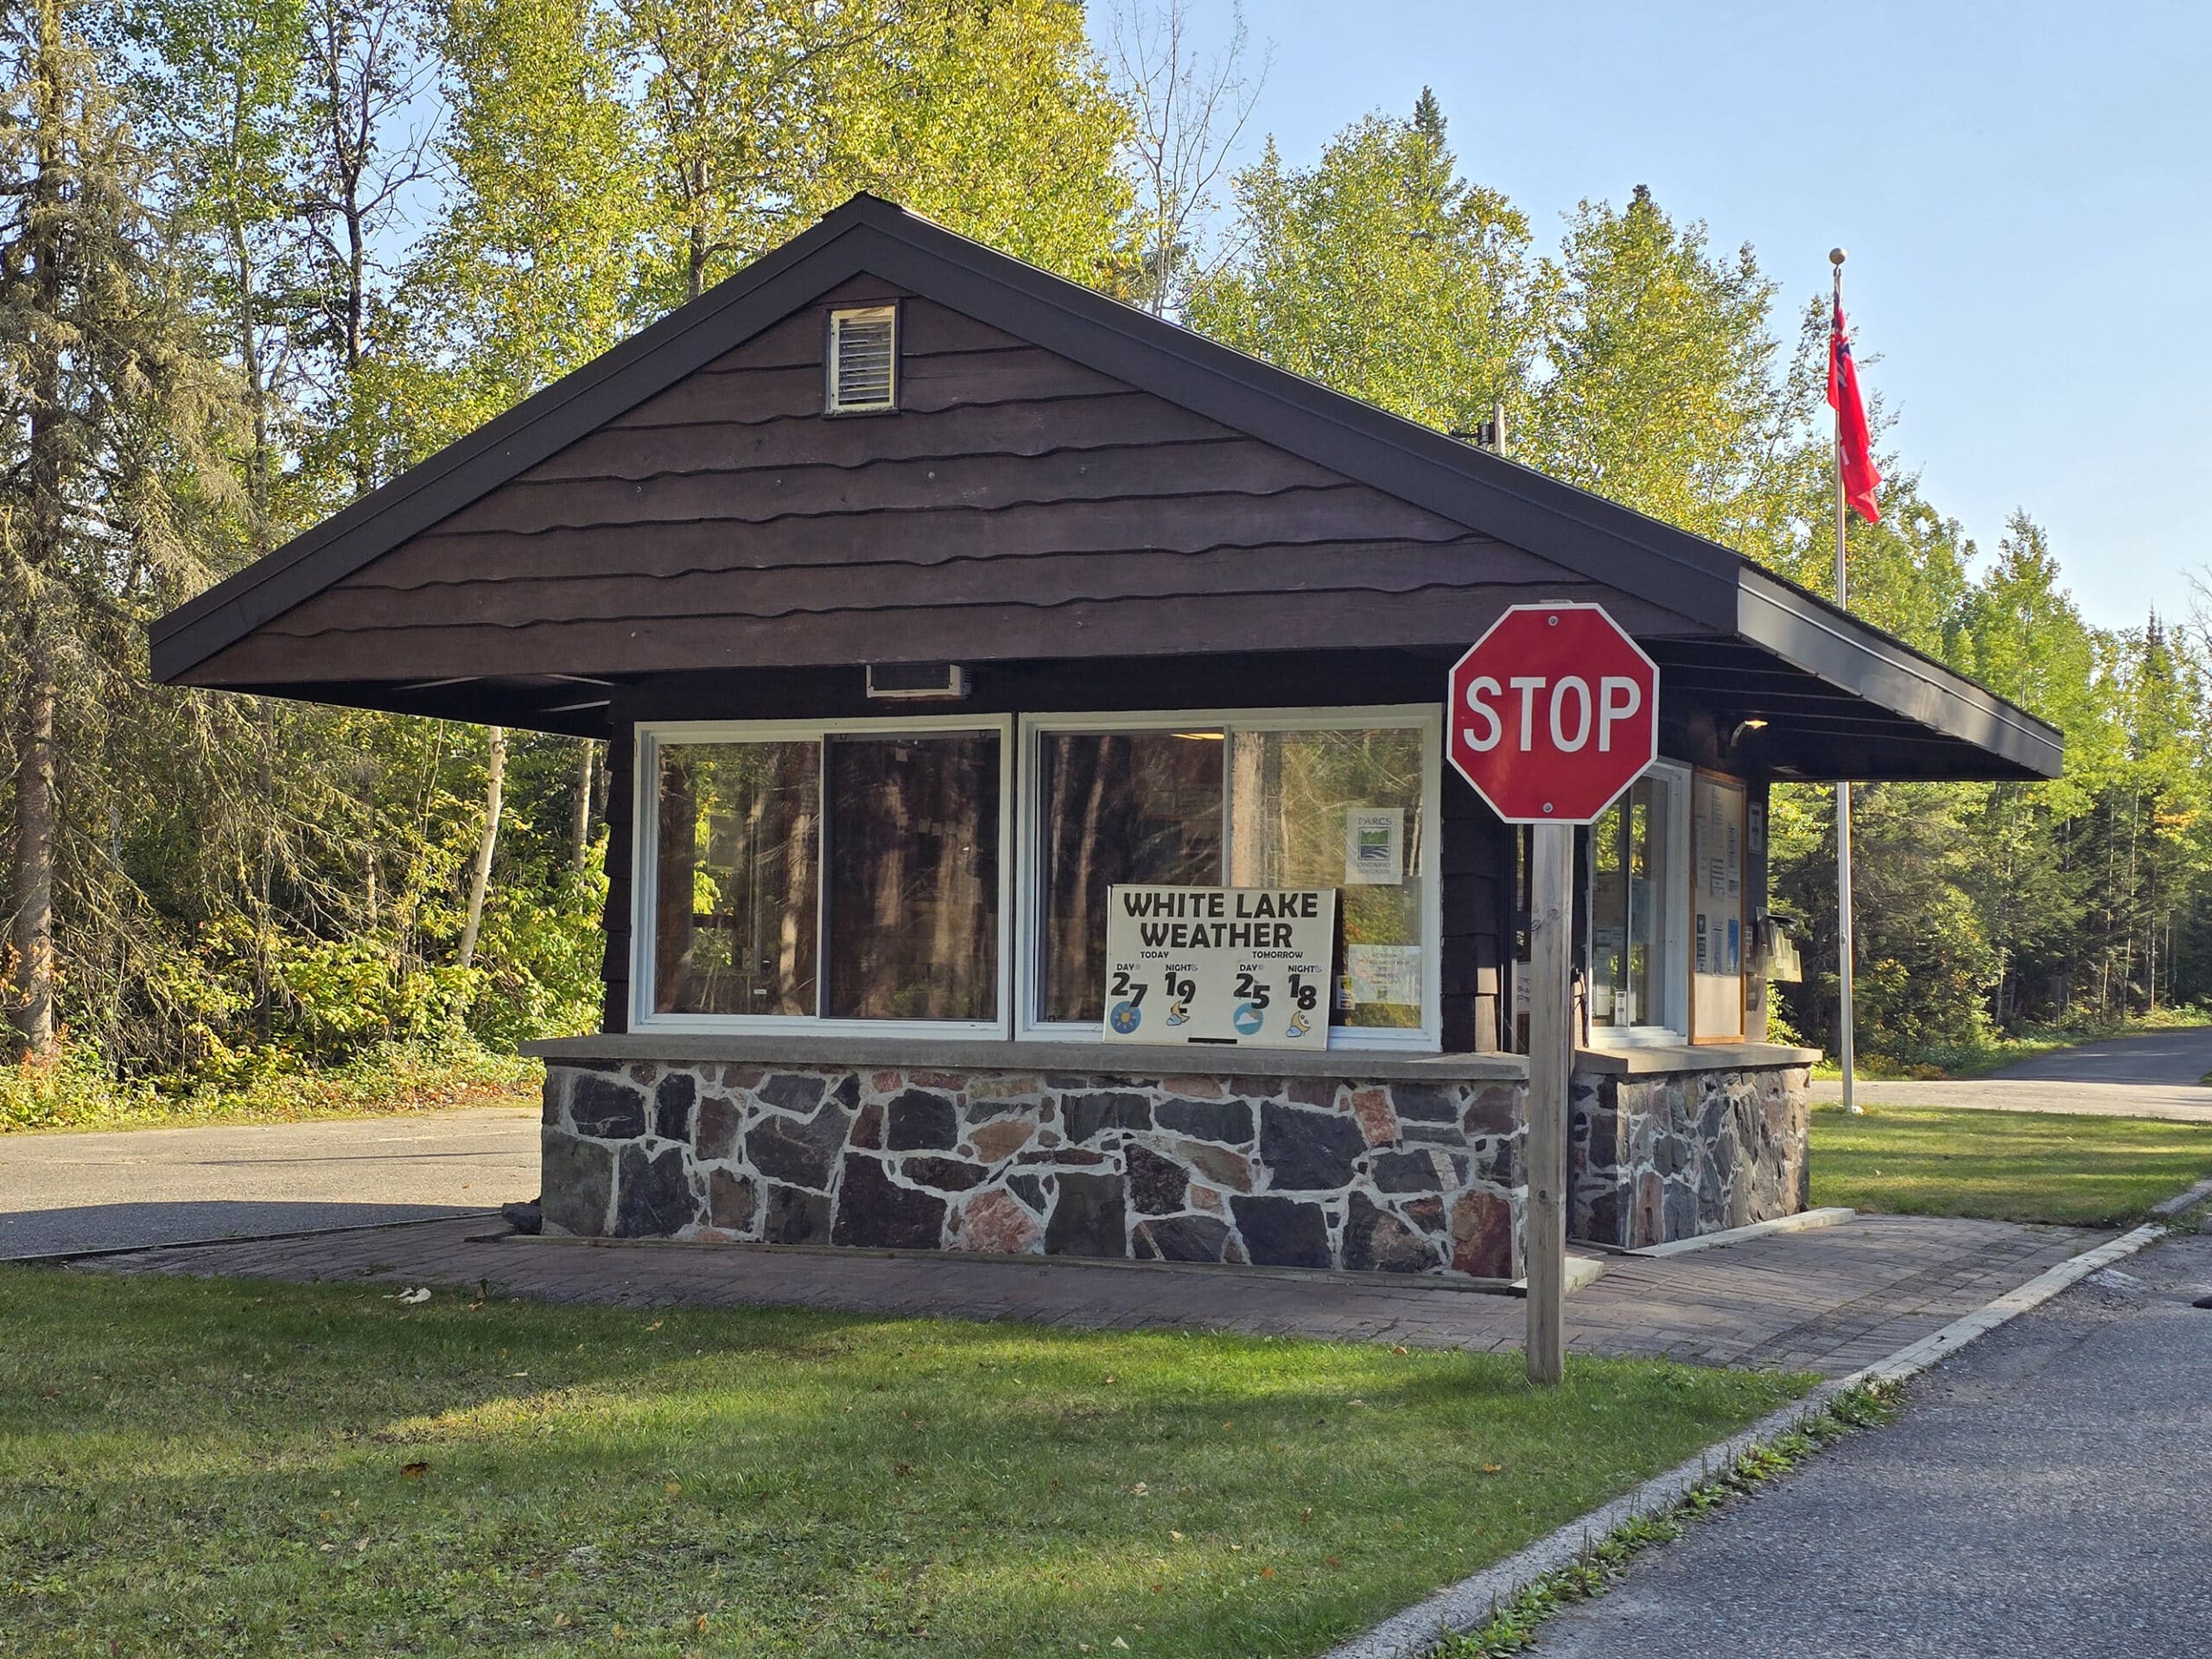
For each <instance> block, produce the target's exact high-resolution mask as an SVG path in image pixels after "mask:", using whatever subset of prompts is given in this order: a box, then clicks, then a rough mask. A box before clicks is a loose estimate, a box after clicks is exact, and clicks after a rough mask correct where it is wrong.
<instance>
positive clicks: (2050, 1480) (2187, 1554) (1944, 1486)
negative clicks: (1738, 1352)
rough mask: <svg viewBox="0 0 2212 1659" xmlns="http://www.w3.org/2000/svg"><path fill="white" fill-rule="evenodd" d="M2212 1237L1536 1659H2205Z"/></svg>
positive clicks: (1674, 1548) (2115, 1279)
mask: <svg viewBox="0 0 2212 1659" xmlns="http://www.w3.org/2000/svg"><path fill="white" fill-rule="evenodd" d="M2208 1294H2212V1237H2206V1236H2187V1237H2183V1238H2177V1239H2175V1240H2172V1241H2171V1242H2169V1243H2165V1244H2164V1245H2161V1246H2158V1247H2157V1248H2155V1249H2152V1250H2149V1251H2146V1252H2145V1253H2144V1254H2143V1255H2139V1256H2136V1257H2134V1258H2133V1259H2132V1260H2130V1261H2128V1262H2123V1263H2121V1264H2120V1268H2116V1269H2115V1268H2108V1269H2107V1270H2106V1271H2104V1272H2103V1273H2100V1274H2094V1275H2092V1277H2091V1278H2090V1279H2088V1281H2084V1282H2083V1283H2082V1285H2081V1286H2080V1287H2076V1288H2075V1289H2074V1290H2072V1291H2069V1292H2068V1293H2067V1294H2064V1295H2063V1296H2060V1297H2058V1298H2057V1299H2056V1300H2054V1301H2051V1302H2049V1303H2046V1304H2045V1305H2044V1306H2043V1307H2041V1308H2038V1309H2037V1310H2036V1311H2035V1312H2034V1313H2029V1314H2026V1315H2024V1316H2023V1317H2022V1318H2020V1319H2016V1320H2014V1321H2013V1322H2012V1324H2011V1325H2006V1326H2005V1327H2004V1328H2003V1329H2002V1330H1999V1331H1998V1332H1995V1333H1993V1335H1991V1336H1989V1337H1986V1338H1983V1340H1982V1341H1981V1342H1980V1343H1978V1344H1975V1345H1974V1346H1973V1347H1971V1348H1969V1349H1967V1351H1965V1352H1964V1353H1962V1354H1961V1355H1960V1356H1959V1357H1957V1358H1956V1359H1954V1360H1951V1361H1948V1362H1947V1363H1944V1364H1943V1365H1942V1366H1939V1367H1938V1368H1937V1369H1936V1370H1934V1371H1932V1372H1930V1373H1929V1374H1928V1375H1927V1376H1924V1377H1923V1378H1922V1379H1921V1380H1920V1381H1919V1382H1918V1383H1916V1384H1915V1385H1913V1387H1912V1388H1911V1389H1910V1392H1909V1395H1908V1401H1909V1403H1908V1407H1907V1409H1906V1411H1905V1412H1904V1415H1903V1416H1901V1417H1900V1418H1899V1419H1898V1421H1897V1422H1895V1423H1894V1424H1892V1425H1891V1426H1890V1427H1887V1428H1885V1429H1881V1430H1878V1431H1875V1432H1872V1433H1864V1434H1859V1435H1854V1436H1853V1437H1852V1438H1851V1439H1849V1440H1846V1441H1844V1442H1843V1443H1841V1444H1840V1446H1836V1447H1835V1448H1834V1449H1833V1450H1831V1451H1829V1452H1827V1453H1825V1454H1824V1455H1822V1456H1821V1457H1820V1458H1819V1459H1815V1461H1814V1462H1812V1463H1811V1464H1809V1465H1807V1466H1806V1467H1805V1469H1803V1470H1802V1471H1800V1472H1799V1473H1797V1474H1796V1475H1794V1476H1791V1477H1789V1478H1786V1479H1785V1480H1783V1481H1782V1482H1781V1483H1780V1484H1777V1486H1776V1487H1775V1488H1774V1489H1773V1490H1771V1491H1768V1492H1767V1493H1765V1494H1764V1495H1763V1496H1761V1497H1756V1498H1753V1499H1751V1500H1749V1501H1746V1502H1743V1503H1736V1504H1733V1505H1732V1506H1730V1507H1729V1508H1727V1509H1726V1510H1722V1511H1721V1512H1720V1513H1719V1515H1717V1516H1714V1517H1713V1519H1712V1520H1710V1521H1707V1522H1704V1523H1702V1524H1700V1525H1698V1526H1696V1527H1694V1528H1693V1529H1691V1531H1690V1532H1689V1533H1688V1535H1687V1536H1685V1537H1684V1538H1683V1540H1682V1541H1681V1542H1679V1543H1676V1544H1674V1545H1670V1546H1669V1547H1667V1548H1663V1549H1661V1550H1658V1551H1656V1552H1654V1553H1653V1554H1651V1555H1650V1556H1649V1557H1647V1558H1646V1560H1645V1563H1644V1564H1643V1565H1642V1566H1640V1567H1637V1568H1635V1569H1632V1570H1631V1572H1630V1574H1629V1577H1628V1578H1627V1580H1625V1581H1624V1583H1622V1584H1621V1585H1619V1586H1617V1587H1616V1588H1615V1589H1613V1590H1612V1591H1611V1592H1609V1593H1607V1594H1606V1595H1604V1596H1602V1597H1600V1598H1599V1599H1597V1600H1595V1601H1592V1602H1589V1603H1586V1604H1585V1605H1582V1606H1581V1607H1579V1608H1576V1609H1573V1610H1572V1611H1569V1612H1567V1613H1566V1614H1564V1615H1562V1616H1561V1617H1560V1618H1558V1619H1557V1620H1555V1621H1554V1623H1553V1624H1551V1625H1549V1626H1548V1627H1547V1629H1546V1630H1545V1631H1544V1634H1543V1636H1542V1638H1541V1640H1540V1641H1539V1642H1538V1643H1537V1647H1536V1651H1537V1653H1538V1654H1539V1655H1541V1656H1543V1659H1649V1656H1651V1655H1653V1654H1664V1653H1679V1654H1726V1655H1728V1656H1730V1659H1784V1656H1787V1659H1859V1656H1867V1659H1873V1656H1880V1659H1909V1656H1915V1655H1927V1656H1943V1659H1976V1656H1989V1659H2017V1656H2021V1655H2029V1654H2096V1655H2099V1656H2110V1659H2178V1656H2181V1655H2184V1654H2201V1653H2204V1652H2207V1651H2208V1650H2212V1649H2208V1642H2212V1525H2208V1524H2207V1520H2208V1516H2212V1497H2208V1496H2207V1493H2208V1491H2212V1412H2208V1411H2207V1410H2206V1408H2205V1402H2206V1401H2208V1400H2212V1310H2206V1309H2200V1308H2196V1307H2192V1306H2190V1302H2191V1301H2192V1300H2194V1299H2195V1298H2196V1297H2199V1296H2205V1295H2208Z"/></svg>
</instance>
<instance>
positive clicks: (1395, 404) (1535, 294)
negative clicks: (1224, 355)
mask: <svg viewBox="0 0 2212 1659" xmlns="http://www.w3.org/2000/svg"><path fill="white" fill-rule="evenodd" d="M1236 204H1237V208H1238V212H1239V213H1240V215H1241V217H1242V221H1243V223H1242V226H1241V232H1240V233H1241V235H1242V237H1243V242H1244V245H1245V247H1246V249H1247V251H1246V254H1245V257H1243V258H1242V259H1241V260H1238V261H1236V263H1234V264H1230V265H1229V266H1227V267H1226V268H1224V270H1221V271H1220V272H1218V273H1217V274H1216V275H1215V276H1213V277H1211V278H1209V279H1207V280H1205V281H1204V282H1202V283H1198V285H1197V287H1196V288H1195V289H1194V291H1193V293H1192V296H1191V300H1190V304H1189V308H1188V315H1189V320H1190V321H1191V323H1192V326H1193V327H1197V328H1199V329H1201V330H1203V331H1205V333H1208V334H1212V335H1214V336H1215V337H1216V338H1217V339H1220V340H1226V341H1228V342H1229V343H1230V345H1233V346H1241V347H1243V349H1244V350H1247V351H1249V352H1254V353H1257V354H1258V355H1260V356H1262V357H1264V358H1267V359H1269V360H1270V361H1271V362H1274V364H1276V365H1279V366H1280V367H1282V368H1285V369H1287V370H1289V371H1290V372H1293V373H1294V374H1302V375H1306V376H1307V377H1309V378H1313V379H1315V380H1319V381H1321V382H1323V383H1324V384H1325V385H1330V386H1332V387H1334V388H1335V389H1336V390H1337V391H1344V392H1349V393H1351V395H1352V396H1353V397H1364V398H1365V399H1367V400H1368V401H1369V402H1370V403H1373V404H1381V405H1382V406H1383V408H1385V409H1388V410H1391V411H1392V412H1394V413H1395V414H1400V415H1403V416H1408V418H1410V419H1413V420H1416V421H1421V422H1425V423H1427V424H1428V425H1431V426H1434V427H1438V428H1440V429H1444V430H1446V431H1453V430H1465V429H1470V428H1471V427H1472V426H1473V425H1474V423H1476V422H1477V421H1479V420H1483V419H1486V418H1487V417H1488V416H1489V415H1490V412H1491V406H1492V405H1493V404H1495V403H1497V401H1499V400H1501V399H1504V398H1508V397H1516V398H1517V397H1518V396H1519V393H1520V390H1521V387H1522V383H1523V382H1524V380H1525V378H1526V377H1527V375H1528V373H1529V366H1530V362H1531V359H1532V358H1533V355H1534V353H1535V348H1536V337H1535V334H1536V325H1537V320H1538V317H1539V315H1540V308H1541V303H1542V300H1543V296H1544V294H1545V290H1546V284H1545V282H1544V280H1543V277H1542V274H1541V272H1540V270H1538V268H1537V265H1536V263H1535V261H1534V260H1533V259H1532V258H1531V257H1530V255H1529V221H1528V219H1526V218H1525V217H1524V216H1523V215H1522V213H1520V212H1518V211H1517V210H1516V209H1515V208H1514V207H1512V206H1510V204H1509V203H1508V202H1507V201H1506V200H1505V198H1504V197H1503V196H1502V195H1500V194H1497V192H1496V191H1494V190H1485V189H1481V188H1477V187H1474V186H1471V185H1470V184H1468V183H1467V182H1466V181H1465V180H1464V179H1463V178H1461V177H1460V176H1459V162H1458V159H1457V158H1456V157H1455V156H1453V155H1452V150H1451V149H1450V148H1449V146H1448V145H1447V144H1446V142H1445V123H1444V117H1443V115H1442V113H1441V111H1440V110H1439V109H1438V107H1437V105H1436V103H1435V100H1434V99H1433V98H1432V97H1430V96H1429V95H1428V94H1427V93H1424V94H1423V95H1422V99H1421V105H1420V106H1419V107H1418V108H1417V109H1416V110H1415V111H1414V115H1413V117H1412V118H1410V119H1403V120H1402V119H1398V118H1393V117H1389V116H1383V115H1370V116H1369V117H1367V118H1364V119H1363V120H1361V121H1359V122H1357V123H1355V124H1353V125H1352V126H1351V127H1349V128H1347V129H1345V130H1344V131H1343V132H1342V133H1340V134H1338V136H1337V137H1336V138H1335V139H1333V140H1332V142H1331V143H1329V145H1328V147H1327V148H1326V149H1324V150H1323V152H1322V156H1321V161H1320V163H1319V166H1317V167H1314V168H1305V169H1300V168H1287V167H1286V166H1284V164H1283V162H1282V158H1281V156H1280V155H1278V154H1277V152H1276V150H1275V148H1274V143H1272V142H1270V143H1269V144H1268V149H1267V153H1266V154H1265V156H1263V157H1262V160H1261V161H1260V162H1259V163H1258V164H1257V165H1256V166H1255V167H1253V168H1249V169H1248V170H1246V171H1245V172H1244V173H1243V175H1240V176H1239V177H1238V179H1237V181H1236Z"/></svg>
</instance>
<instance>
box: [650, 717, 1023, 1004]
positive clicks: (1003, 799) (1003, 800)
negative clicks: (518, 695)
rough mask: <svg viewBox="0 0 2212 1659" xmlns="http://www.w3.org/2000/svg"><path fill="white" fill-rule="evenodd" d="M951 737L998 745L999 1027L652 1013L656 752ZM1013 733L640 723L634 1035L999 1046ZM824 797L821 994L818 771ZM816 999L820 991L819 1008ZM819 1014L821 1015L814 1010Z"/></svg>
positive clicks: (896, 724)
mask: <svg viewBox="0 0 2212 1659" xmlns="http://www.w3.org/2000/svg"><path fill="white" fill-rule="evenodd" d="M954 732H990V733H993V734H995V735H996V736H997V738H998V741H999V857H998V881H999V926H998V974H997V982H996V999H997V1006H998V1014H997V1017H996V1018H995V1019H991V1020H855V1019H852V1018H849V1017H841V1016H833V1015H827V1014H661V1013H657V1012H655V1010H654V1008H653V1000H654V991H655V986H654V983H653V978H654V974H655V971H656V968H657V964H658V949H657V947H658V938H657V937H656V936H657V932H658V924H659V907H658V903H657V900H658V896H659V891H660V750H661V747H662V746H663V745H664V744H670V743H675V744H683V743H777V742H784V743H788V742H796V741H808V740H811V741H815V742H817V743H825V744H826V742H827V741H829V740H830V739H832V738H837V737H897V736H901V735H910V736H914V737H931V736H939V735H944V734H950V733H954ZM1016 741H1017V738H1016V731H1015V723H1014V717H1013V716H1012V715H982V714H977V715H920V716H915V715H907V716H898V715H870V716H865V717H861V718H856V719H850V720H711V721H638V722H637V723H636V724H635V726H634V727H633V728H632V742H633V745H634V749H633V758H632V769H633V772H634V773H635V776H634V777H633V779H632V791H633V792H632V801H631V819H630V823H631V826H632V828H631V842H630V845H631V849H632V857H631V891H630V1029H631V1030H632V1031H665V1032H694V1033H723V1034H730V1033H740V1032H742V1033H747V1034H751V1035H758V1036H806V1035H812V1036H821V1037H891V1038H902V1037H922V1038H939V1039H983V1040H987V1039H1003V1038H1004V1037H1005V1036H1006V1034H1007V1031H1008V1029H1009V1028H1010V1027H1009V1020H1010V1019H1011V1012H1012V1009H1013V1008H1014V1001H1013V999H1014V983H1015V976H1014V951H1015V950H1016V948H1017V947H1016V943H1015V942H1016V940H1017V939H1018V938H1020V932H1019V930H1018V926H1017V912H1018V911H1019V909H1020V896H1019V891H1018V888H1017V887H1016V886H1015V884H1014V881H1013V880H1012V876H1013V866H1014V861H1013V860H1011V859H1009V858H1008V857H1007V848H1008V847H1009V846H1010V845H1011V844H1012V837H1013V836H1015V835H1016V834H1017V833H1018V829H1017V825H1018V823H1019V822H1020V814H1019V813H1018V812H1017V810H1015V809H1016V803H1015V796H1014V790H1015V780H1016V779H1017V777H1018V776H1019V772H1018V770H1017V768H1016V766H1015V765H1014V748H1015V746H1016ZM819 773H820V775H819V779H818V785H817V786H818V787H819V788H820V789H821V791H823V810H822V812H821V817H820V823H821V825H822V829H821V853H820V869H819V873H818V874H817V881H816V891H815V915H814V925H815V938H816V941H817V944H816V951H815V961H816V969H815V971H816V974H817V986H826V985H827V983H828V982H829V938H828V937H827V924H828V918H829V902H828V885H829V842H830V837H831V836H832V835H833V834H834V833H835V826H834V825H833V824H831V823H830V822H829V811H828V791H829V767H828V766H826V765H825V766H822V767H821V768H820V769H819ZM818 996H819V991H818V990H817V999H818ZM816 1006H817V1007H820V1006H821V1004H820V1002H819V1001H818V1000H817V1003H816Z"/></svg>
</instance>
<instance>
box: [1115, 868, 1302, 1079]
mask: <svg viewBox="0 0 2212 1659" xmlns="http://www.w3.org/2000/svg"><path fill="white" fill-rule="evenodd" d="M1106 906H1107V912H1106V1021H1105V1037H1106V1040H1107V1041H1108V1042H1113V1043H1151V1044H1159V1045H1173V1046H1181V1045H1187V1046H1193V1047H1214V1048H1326V1047H1327V1046H1329V985H1330V978H1329V965H1330V957H1331V953H1332V947H1333V946H1334V944H1335V941H1336V931H1337V894H1336V890H1335V889H1334V888H1317V889H1311V890H1309V889H1304V888H1276V887H1112V888H1109V890H1108V892H1107V897H1106Z"/></svg>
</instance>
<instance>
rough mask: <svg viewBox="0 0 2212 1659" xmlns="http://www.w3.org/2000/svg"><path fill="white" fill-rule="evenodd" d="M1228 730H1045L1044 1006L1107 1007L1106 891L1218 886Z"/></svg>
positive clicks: (1089, 1017)
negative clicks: (1129, 885) (1135, 886)
mask: <svg viewBox="0 0 2212 1659" xmlns="http://www.w3.org/2000/svg"><path fill="white" fill-rule="evenodd" d="M1224 736H1225V734H1224V733H1222V732H1221V731H1219V730H1218V729H1216V730H1213V731H1188V732H1049V733H1046V734H1045V737H1044V741H1043V744H1042V754H1041V757H1040V758H1041V761H1042V764H1043V767H1044V777H1043V784H1042V788H1041V790H1040V792H1039V798H1041V800H1042V801H1043V803H1044V809H1043V815H1044V823H1043V824H1042V832H1043V840H1044V881H1043V884H1042V885H1043V888H1044V892H1043V899H1044V937H1043V939H1042V942H1041V945H1040V953H1041V956H1042V958H1043V960H1042V969H1043V972H1042V974H1041V976H1040V977H1041V982H1042V986H1043V996H1042V999H1041V1001H1042V1007H1041V1009H1040V1012H1041V1014H1042V1015H1043V1017H1044V1018H1046V1019H1047V1020H1084V1021H1095V1020H1098V1019H1099V1018H1100V1017H1101V1016H1102V1015H1103V1012H1104V1006H1105V1005H1104V989H1105V978H1106V889H1107V888H1108V887H1111V886H1112V885H1114V884H1115V883H1116V882H1151V883H1156V884H1158V885H1160V886H1164V887H1218V886H1220V885H1221V808H1222V794H1221V783H1222V750H1223V747H1224Z"/></svg>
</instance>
